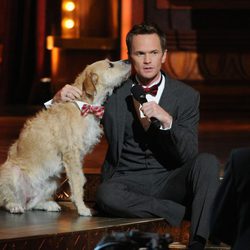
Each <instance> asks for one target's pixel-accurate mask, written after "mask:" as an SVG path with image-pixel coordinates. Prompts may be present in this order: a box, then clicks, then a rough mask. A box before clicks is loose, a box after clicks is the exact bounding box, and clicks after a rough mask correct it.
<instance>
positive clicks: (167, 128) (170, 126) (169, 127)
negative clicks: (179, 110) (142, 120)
mask: <svg viewBox="0 0 250 250" xmlns="http://www.w3.org/2000/svg"><path fill="white" fill-rule="evenodd" d="M172 123H173V120H172V119H171V122H170V124H169V126H168V127H166V128H164V127H163V126H162V125H161V127H160V129H161V130H169V129H171V128H172Z"/></svg>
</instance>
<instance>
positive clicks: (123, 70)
mask: <svg viewBox="0 0 250 250" xmlns="http://www.w3.org/2000/svg"><path fill="white" fill-rule="evenodd" d="M130 72H131V65H130V63H129V62H128V61H122V60H121V61H115V62H111V61H109V60H107V59H106V60H102V61H97V62H95V63H93V64H91V65H88V66H87V67H86V68H85V70H84V71H83V72H82V73H81V74H80V75H79V76H78V78H77V79H76V81H75V83H74V85H75V86H76V87H78V88H80V89H82V91H83V98H84V97H85V98H86V97H87V98H88V99H89V100H90V101H91V102H94V103H101V102H103V101H104V98H105V97H106V96H107V95H111V94H112V92H113V89H114V88H115V87H118V86H119V85H120V84H121V83H122V82H123V81H125V80H126V79H127V78H128V77H129V76H130ZM85 101H86V100H85Z"/></svg>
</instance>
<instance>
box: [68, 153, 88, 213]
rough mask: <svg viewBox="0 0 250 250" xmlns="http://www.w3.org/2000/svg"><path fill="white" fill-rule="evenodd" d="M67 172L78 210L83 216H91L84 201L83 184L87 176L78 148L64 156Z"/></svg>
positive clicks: (73, 199)
mask: <svg viewBox="0 0 250 250" xmlns="http://www.w3.org/2000/svg"><path fill="white" fill-rule="evenodd" d="M63 161H64V166H65V169H66V174H67V177H68V179H69V185H70V189H71V200H72V201H73V202H74V203H75V206H76V208H77V211H78V213H79V214H80V215H82V216H91V215H92V213H91V210H90V209H89V208H88V207H86V205H85V204H84V201H83V194H84V191H83V186H84V184H85V182H86V178H85V176H84V174H83V170H82V164H81V158H80V153H79V151H78V150H76V151H73V150H71V151H70V152H68V153H65V154H64V156H63Z"/></svg>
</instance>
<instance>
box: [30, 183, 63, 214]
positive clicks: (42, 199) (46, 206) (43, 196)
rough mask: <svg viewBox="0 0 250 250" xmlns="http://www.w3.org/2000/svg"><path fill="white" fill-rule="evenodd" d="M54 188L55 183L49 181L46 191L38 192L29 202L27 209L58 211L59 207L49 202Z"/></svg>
mask: <svg viewBox="0 0 250 250" xmlns="http://www.w3.org/2000/svg"><path fill="white" fill-rule="evenodd" d="M56 188H57V183H56V181H49V182H48V183H47V184H46V189H45V190H42V191H41V192H39V194H38V195H36V197H35V198H33V199H32V200H30V201H29V203H28V204H27V209H28V210H31V209H36V210H45V211H50V212H58V211H60V210H61V207H60V206H59V205H58V204H57V203H56V202H55V201H53V200H51V199H52V195H53V194H54V192H55V190H56ZM49 199H50V200H49Z"/></svg>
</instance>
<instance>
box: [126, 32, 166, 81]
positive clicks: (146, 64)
mask: <svg viewBox="0 0 250 250" xmlns="http://www.w3.org/2000/svg"><path fill="white" fill-rule="evenodd" d="M166 53H167V52H166V51H162V48H161V43H160V38H159V37H158V35H157V34H145V35H135V36H134V37H133V39H132V44H131V53H130V55H129V58H130V61H131V63H132V64H133V67H134V69H135V71H136V74H137V76H138V78H139V80H140V81H141V82H142V83H143V84H145V85H147V84H150V82H152V81H153V80H154V79H155V78H157V77H158V75H159V72H160V70H161V66H162V64H163V63H164V62H165V60H166Z"/></svg>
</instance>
